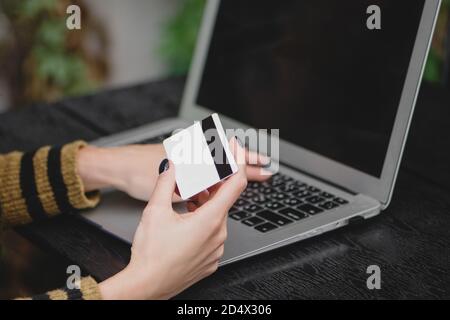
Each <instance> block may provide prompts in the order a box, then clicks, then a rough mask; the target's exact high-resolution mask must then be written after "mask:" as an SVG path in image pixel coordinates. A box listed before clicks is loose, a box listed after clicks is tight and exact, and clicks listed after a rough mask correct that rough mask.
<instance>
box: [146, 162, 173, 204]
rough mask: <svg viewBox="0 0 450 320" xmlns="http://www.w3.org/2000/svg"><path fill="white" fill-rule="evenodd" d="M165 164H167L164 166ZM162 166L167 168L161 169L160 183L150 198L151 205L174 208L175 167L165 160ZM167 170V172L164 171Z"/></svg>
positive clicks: (157, 183)
mask: <svg viewBox="0 0 450 320" xmlns="http://www.w3.org/2000/svg"><path fill="white" fill-rule="evenodd" d="M164 163H165V164H164ZM161 166H165V167H166V168H160V172H161V173H160V175H159V177H158V181H157V182H156V186H155V189H154V190H153V194H152V196H151V198H150V202H149V203H150V204H152V205H161V206H170V207H171V206H172V197H173V193H174V191H175V186H176V182H175V167H174V165H173V162H171V161H168V160H167V159H166V160H163V162H161ZM164 169H166V171H164Z"/></svg>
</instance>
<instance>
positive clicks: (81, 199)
mask: <svg viewBox="0 0 450 320" xmlns="http://www.w3.org/2000/svg"><path fill="white" fill-rule="evenodd" d="M86 145H87V144H86V143H85V142H83V141H76V142H73V143H71V144H67V145H65V146H64V147H63V148H62V151H61V173H62V176H63V180H64V184H65V186H66V188H67V196H68V198H69V201H70V204H71V205H72V207H74V208H75V209H78V210H81V209H87V208H94V207H95V206H96V205H97V204H98V202H99V201H100V194H99V193H98V192H94V193H92V194H86V192H85V191H84V185H83V182H82V181H81V178H80V176H79V175H78V173H77V170H76V156H77V153H78V151H79V150H80V149H81V148H83V147H85V146H86Z"/></svg>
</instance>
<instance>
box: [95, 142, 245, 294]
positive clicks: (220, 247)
mask: <svg viewBox="0 0 450 320" xmlns="http://www.w3.org/2000/svg"><path fill="white" fill-rule="evenodd" d="M232 144H233V145H234V146H236V148H235V149H236V150H237V153H238V154H236V155H235V156H237V158H239V155H240V157H241V158H242V157H244V154H245V151H244V150H243V149H242V148H240V147H237V143H236V141H235V140H234V141H233V142H232ZM245 172H246V165H245V163H241V164H240V165H239V171H238V173H236V174H235V175H234V176H232V177H231V178H229V179H228V180H226V181H225V182H223V183H222V184H220V185H219V186H218V187H216V188H214V190H212V191H211V192H210V193H209V198H208V199H207V200H206V201H204V203H203V204H202V205H201V206H200V207H198V208H197V209H196V210H195V211H193V212H191V213H186V214H183V215H179V214H177V213H176V212H175V211H174V210H173V208H172V195H173V193H174V190H175V169H174V166H173V165H172V164H170V165H169V168H168V170H167V171H166V172H164V173H162V174H161V175H160V176H159V178H158V181H157V185H156V188H155V190H154V192H153V195H152V197H151V199H150V202H149V203H148V206H147V208H146V209H145V210H144V213H143V216H142V219H141V222H140V224H139V226H138V229H137V231H136V234H135V237H134V241H133V247H132V255H131V261H130V263H129V265H128V266H127V267H126V268H125V269H124V270H123V271H122V272H120V273H119V274H117V275H116V276H114V277H112V278H110V279H108V280H106V281H105V282H103V283H101V284H100V290H101V293H102V296H103V298H104V299H167V298H170V297H173V296H174V295H176V294H178V293H180V292H181V291H183V290H184V289H186V288H187V287H189V286H191V285H192V284H194V283H195V282H197V281H199V280H201V279H203V278H205V277H206V276H208V275H210V274H212V273H213V272H215V271H216V270H217V267H218V262H219V259H220V258H221V257H222V255H223V252H224V241H225V239H226V237H227V229H226V228H227V216H228V211H229V209H230V208H231V206H232V205H233V204H234V203H235V201H236V200H237V199H238V197H239V195H240V194H241V192H242V191H243V190H244V189H245V188H246V185H247V178H246V174H245Z"/></svg>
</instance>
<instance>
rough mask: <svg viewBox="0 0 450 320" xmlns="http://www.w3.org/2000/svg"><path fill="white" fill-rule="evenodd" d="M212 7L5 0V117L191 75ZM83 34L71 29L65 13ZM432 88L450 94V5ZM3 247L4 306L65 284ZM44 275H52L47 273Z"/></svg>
mask: <svg viewBox="0 0 450 320" xmlns="http://www.w3.org/2000/svg"><path fill="white" fill-rule="evenodd" d="M206 1H207V0H128V1H121V0H0V113H2V112H7V111H9V110H13V109H19V108H26V107H27V106H29V105H31V104H32V103H35V102H51V101H56V100H59V99H62V98H64V97H67V96H79V95H84V94H88V93H92V92H95V91H98V90H102V89H108V88H116V87H123V86H129V85H133V84H136V83H142V82H148V81H151V80H156V79H161V78H167V77H172V76H179V75H185V74H186V73H187V71H188V69H189V65H190V61H191V57H192V53H193V49H194V46H195V41H196V36H197V32H198V29H199V26H200V21H201V17H202V13H203V9H204V5H205V3H206ZM70 4H76V5H79V6H80V7H81V11H82V29H81V30H80V31H69V30H68V29H67V28H66V18H67V14H66V8H67V7H68V6H69V5H70ZM425 81H426V82H427V83H428V84H430V85H432V86H436V87H441V88H445V90H450V0H444V5H443V8H442V10H441V13H440V16H439V21H438V25H437V30H436V34H435V37H434V40H433V45H432V50H431V53H430V57H429V60H428V62H427V67H426V72H425ZM3 243H7V244H8V245H7V246H5V245H3V246H2V245H0V298H11V297H15V296H18V295H28V294H32V293H36V292H41V291H43V290H48V289H51V288H54V287H56V286H58V285H61V284H62V283H64V282H65V278H66V274H65V268H66V267H67V265H69V264H70V262H69V261H64V260H62V259H61V258H59V257H54V256H53V255H52V254H51V253H47V252H42V251H40V250H39V249H38V248H36V247H35V246H33V245H31V244H30V243H29V242H28V241H26V240H25V239H23V238H21V237H19V236H17V235H16V234H14V233H12V232H8V233H6V234H5V235H3ZM42 270H45V272H42Z"/></svg>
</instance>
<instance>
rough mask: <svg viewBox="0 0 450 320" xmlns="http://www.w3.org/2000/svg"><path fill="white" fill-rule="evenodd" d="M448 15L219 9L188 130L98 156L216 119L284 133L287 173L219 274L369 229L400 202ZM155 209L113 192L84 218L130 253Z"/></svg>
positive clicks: (240, 213)
mask: <svg viewBox="0 0 450 320" xmlns="http://www.w3.org/2000/svg"><path fill="white" fill-rule="evenodd" d="M374 8H375V9H374ZM439 8H440V1H438V0H389V1H386V0H370V1H369V0H359V1H334V0H322V1H313V0H284V1H275V0H246V1H220V0H209V1H207V6H206V9H205V11H204V17H203V23H202V27H201V30H200V33H199V37H198V44H197V47H196V50H195V54H194V59H193V63H192V66H191V70H190V73H189V77H188V81H187V85H186V88H185V93H184V96H183V101H182V106H181V108H180V112H179V116H178V117H176V118H170V119H165V120H163V121H160V122H157V123H152V124H149V125H146V126H144V127H140V128H136V129H134V130H131V131H127V132H123V133H120V134H116V135H113V136H109V137H105V138H102V139H99V140H97V141H94V142H93V144H96V145H99V146H117V145H126V144H135V143H137V144H142V143H160V142H161V141H162V140H163V139H165V138H166V137H168V136H170V135H171V133H172V132H173V131H174V130H176V129H180V128H185V127H187V126H189V125H191V124H192V123H193V122H194V121H198V120H202V119H204V118H206V117H207V116H209V115H210V114H212V113H218V114H220V117H221V120H222V122H223V125H224V127H225V128H228V129H237V128H241V129H249V128H257V129H279V138H278V142H279V153H278V157H277V158H276V159H274V160H276V161H277V162H278V163H279V170H278V172H277V173H276V174H275V175H274V176H273V178H271V179H270V180H269V181H267V182H264V183H255V182H251V183H249V185H248V188H247V190H245V192H244V193H243V194H242V196H241V198H240V199H239V200H238V201H237V202H236V204H235V205H234V207H233V208H232V209H231V211H230V214H229V219H228V239H227V241H226V243H225V254H224V256H223V258H222V260H221V262H220V265H225V264H228V263H232V262H234V261H238V260H241V259H244V258H248V257H250V256H253V255H256V254H260V253H263V252H266V251H268V250H273V249H276V248H279V247H282V246H286V245H288V244H292V243H294V242H297V241H300V240H303V239H307V238H310V237H313V236H317V235H320V234H323V233H325V232H328V231H331V230H334V229H337V228H340V227H343V226H346V225H348V224H350V223H352V222H353V221H357V220H363V219H370V218H372V217H374V216H376V215H378V214H379V213H380V212H381V211H383V210H384V209H386V208H387V207H388V205H389V202H390V200H391V197H392V193H393V189H394V185H395V180H396V176H397V172H398V169H399V166H400V159H401V156H402V152H403V148H404V146H405V141H406V137H407V134H408V128H409V125H410V122H411V118H412V115H413V109H414V105H415V103H416V99H417V95H418V91H419V87H420V83H421V79H422V75H423V72H424V66H425V62H426V59H427V55H428V51H429V48H430V43H431V39H432V35H433V31H434V26H435V23H436V20H437V15H438V12H439ZM144 207H145V203H142V202H139V201H135V200H132V199H130V198H129V197H128V196H127V195H125V194H123V193H120V192H118V191H114V190H108V191H105V192H103V201H102V203H101V204H100V206H99V207H98V208H96V209H94V210H92V211H89V212H86V213H85V214H84V215H83V217H84V218H85V219H87V220H88V221H90V222H92V223H94V224H96V225H97V226H98V227H100V228H102V229H104V230H105V231H107V232H109V233H111V234H112V235H115V236H116V237H119V238H121V239H123V240H125V241H127V242H129V243H131V242H132V240H133V236H134V233H135V230H136V227H137V225H138V223H139V220H140V217H141V213H142V210H143V208H144Z"/></svg>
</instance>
